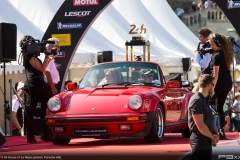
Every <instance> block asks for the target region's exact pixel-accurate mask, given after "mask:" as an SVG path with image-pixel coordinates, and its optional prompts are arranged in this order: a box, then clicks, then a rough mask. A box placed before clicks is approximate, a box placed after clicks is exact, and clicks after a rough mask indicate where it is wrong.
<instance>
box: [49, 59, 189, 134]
mask: <svg viewBox="0 0 240 160" xmlns="http://www.w3.org/2000/svg"><path fill="white" fill-rule="evenodd" d="M111 63H113V62H111ZM142 63H143V62H142ZM144 63H149V62H144ZM153 64H154V63H153ZM158 69H159V71H160V72H161V69H160V66H158ZM85 76H86V74H85ZM160 83H161V84H164V83H163V75H161V74H160ZM176 86H177V83H176V82H174V81H173V82H169V83H168V84H165V85H162V86H161V87H153V86H132V85H122V86H97V87H86V88H83V89H80V90H76V91H69V92H65V93H60V94H58V95H56V96H54V97H57V98H59V99H60V100H61V103H62V105H61V109H60V110H59V111H57V112H53V111H50V110H49V109H48V110H47V116H46V124H47V125H48V126H49V127H50V129H51V131H52V133H53V135H54V137H55V138H59V137H60V138H61V137H64V138H66V137H67V138H73V137H79V135H77V134H75V131H74V129H76V128H85V127H87V128H91V127H106V128H107V133H108V136H117V137H119V136H147V135H148V134H149V130H150V129H151V126H152V121H153V115H154V112H155V110H156V108H157V106H159V105H161V106H162V107H163V110H164V122H165V132H169V131H172V130H176V129H186V128H188V126H187V121H186V115H187V106H188V102H189V99H190V97H191V96H192V92H190V91H188V90H186V89H183V88H174V87H176ZM168 87H169V88H168ZM133 95H138V96H140V97H141V98H142V105H141V107H140V108H139V109H137V110H133V109H131V108H130V107H129V103H128V101H129V98H130V97H132V96H133ZM54 97H53V98H54ZM136 117H138V119H135V120H134V119H131V118H136ZM129 118H130V119H131V120H129ZM120 125H130V126H131V129H130V130H121V129H120ZM56 127H63V128H64V131H63V132H56V131H55V129H56ZM96 136H97V135H96ZM81 137H82V136H81ZM86 137H88V135H86ZM90 137H91V135H90ZM93 137H94V136H93Z"/></svg>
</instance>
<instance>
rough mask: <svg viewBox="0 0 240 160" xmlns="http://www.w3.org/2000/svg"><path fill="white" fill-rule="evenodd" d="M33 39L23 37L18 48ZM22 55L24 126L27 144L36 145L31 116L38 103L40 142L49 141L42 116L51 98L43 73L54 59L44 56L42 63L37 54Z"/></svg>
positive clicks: (51, 56) (47, 51)
mask: <svg viewBox="0 0 240 160" xmlns="http://www.w3.org/2000/svg"><path fill="white" fill-rule="evenodd" d="M32 40H34V39H33V37H31V36H24V37H23V38H22V39H21V41H20V46H21V47H22V49H23V45H21V44H25V43H26V42H31V41H32ZM50 52H51V51H50V50H46V53H50ZM22 53H23V66H24V67H25V72H26V82H25V83H24V90H25V93H24V104H25V114H24V119H25V126H26V131H27V143H36V139H35V137H34V127H33V125H34V124H33V114H34V111H35V108H36V106H37V103H38V101H40V102H41V104H42V109H41V118H42V131H43V134H42V136H41V140H43V141H50V136H49V131H48V128H47V126H46V124H45V122H44V118H45V117H43V115H45V114H46V109H47V102H48V100H49V98H50V97H51V93H50V91H49V89H48V86H47V84H46V83H45V81H44V77H43V72H44V71H45V70H46V68H47V66H48V64H49V62H50V61H51V60H52V59H53V58H54V56H53V55H51V54H50V55H48V56H47V54H46V57H45V60H44V62H43V63H42V62H41V60H40V59H38V58H37V56H39V54H36V53H30V54H29V53H28V54H24V49H23V50H22Z"/></svg>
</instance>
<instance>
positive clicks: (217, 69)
mask: <svg viewBox="0 0 240 160" xmlns="http://www.w3.org/2000/svg"><path fill="white" fill-rule="evenodd" d="M209 43H210V45H211V48H212V49H213V50H214V53H213V54H212V62H211V64H210V66H211V69H212V70H213V76H214V78H215V79H214V81H213V82H214V87H213V91H212V94H211V97H212V101H215V100H216V99H217V103H216V104H217V111H218V116H219V122H220V130H219V136H220V139H226V136H225V133H224V125H225V114H224V111H223V106H224V103H225V100H226V98H227V95H228V93H229V91H230V90H231V88H232V83H233V82H232V77H231V74H230V65H231V64H232V63H233V59H234V53H233V47H232V44H231V42H230V41H229V40H228V39H227V38H226V37H225V36H224V35H222V34H218V33H216V34H212V35H210V36H209Z"/></svg>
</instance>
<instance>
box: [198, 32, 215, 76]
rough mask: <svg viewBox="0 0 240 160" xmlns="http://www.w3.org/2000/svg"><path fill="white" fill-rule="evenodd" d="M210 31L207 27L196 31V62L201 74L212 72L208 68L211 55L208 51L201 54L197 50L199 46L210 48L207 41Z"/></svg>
mask: <svg viewBox="0 0 240 160" xmlns="http://www.w3.org/2000/svg"><path fill="white" fill-rule="evenodd" d="M211 33H212V31H211V30H210V29H208V28H203V29H201V30H199V31H198V38H199V41H200V42H199V44H198V48H197V50H196V51H195V52H196V53H197V54H196V61H197V62H198V64H199V65H200V67H201V73H200V74H201V75H202V74H210V75H211V74H212V71H211V69H210V62H211V59H212V55H211V54H210V53H206V54H204V55H201V54H200V53H199V50H200V49H201V48H203V49H205V48H210V44H209V43H208V36H209V35H210V34H211Z"/></svg>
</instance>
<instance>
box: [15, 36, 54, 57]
mask: <svg viewBox="0 0 240 160" xmlns="http://www.w3.org/2000/svg"><path fill="white" fill-rule="evenodd" d="M47 43H50V44H55V42H54V41H47V40H43V41H42V42H40V40H37V39H34V38H33V37H32V36H26V39H25V40H23V41H21V42H20V44H19V46H20V47H21V49H22V53H23V54H24V55H30V54H34V55H40V53H45V54H46V55H51V54H53V55H57V48H52V49H51V52H46V49H45V45H46V44H47Z"/></svg>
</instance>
